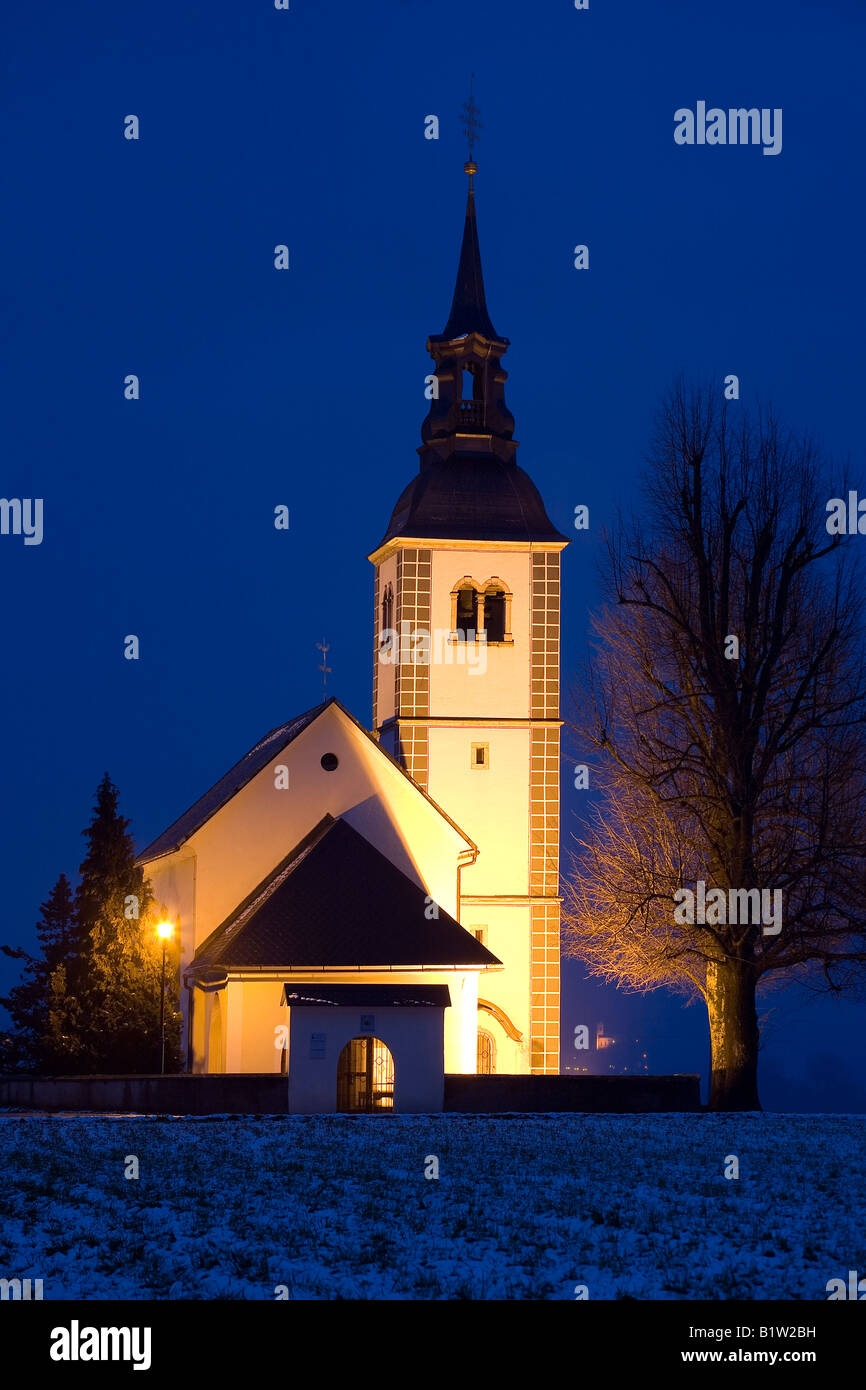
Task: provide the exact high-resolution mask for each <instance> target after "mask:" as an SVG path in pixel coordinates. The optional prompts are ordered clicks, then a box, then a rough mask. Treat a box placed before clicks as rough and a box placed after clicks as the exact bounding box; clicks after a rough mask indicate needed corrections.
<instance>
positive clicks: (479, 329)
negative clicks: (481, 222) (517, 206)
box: [431, 163, 507, 343]
mask: <svg viewBox="0 0 866 1390" xmlns="http://www.w3.org/2000/svg"><path fill="white" fill-rule="evenodd" d="M464 168H465V170H466V172H467V173H468V175H469V192H468V194H467V196H466V220H465V222H464V223H463V244H462V246H461V248H460V261H459V264H458V266H457V283H456V285H455V286H454V298H453V299H452V301H451V313H450V315H449V317H448V322H447V323H446V325H445V328H444V329H443V331H442V333H441V334H437V335H436V336H434V337H433V338H432V339H431V341H432V342H434V343H435V342H449V341H450V340H451V339H453V338H462V337H463V336H464V335H465V334H467V333H480V334H481V336H482V337H483V338H491V339H493V340H494V341H495V342H506V341H507V339H504V338H500V337H499V334H498V333H497V332H496V329H495V328H494V327H493V324H492V323H491V322H490V315H489V314H488V312H487V301H486V300H485V298H484V277H483V275H482V273H481V249H480V247H479V245H478V222H477V220H476V216H475V189H474V187H473V183H472V179H473V175H474V173H475V168H476V166H475V165H474V164H471V163H470V164H466V165H465V166H464Z"/></svg>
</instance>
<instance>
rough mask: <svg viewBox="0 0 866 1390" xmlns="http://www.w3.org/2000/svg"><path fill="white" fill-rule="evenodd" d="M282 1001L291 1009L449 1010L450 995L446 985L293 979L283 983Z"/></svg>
mask: <svg viewBox="0 0 866 1390" xmlns="http://www.w3.org/2000/svg"><path fill="white" fill-rule="evenodd" d="M280 1003H281V1004H288V1005H289V1007H290V1008H292V1009H314V1008H318V1007H319V1006H320V1005H322V1004H324V1005H332V1006H333V1007H334V1008H340V1007H345V1006H347V1005H348V1006H349V1007H350V1008H354V1009H390V1008H397V1007H406V1008H410V1009H447V1008H448V1007H449V1006H450V1004H451V996H450V994H449V993H448V986H447V985H321V984H316V983H315V982H314V981H310V982H309V983H307V982H306V981H304V980H301V981H298V980H293V981H292V982H291V983H290V984H287V985H284V986H283V997H282V999H281V1000H280Z"/></svg>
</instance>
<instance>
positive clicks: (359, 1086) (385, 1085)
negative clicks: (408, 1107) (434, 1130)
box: [337, 1036, 394, 1115]
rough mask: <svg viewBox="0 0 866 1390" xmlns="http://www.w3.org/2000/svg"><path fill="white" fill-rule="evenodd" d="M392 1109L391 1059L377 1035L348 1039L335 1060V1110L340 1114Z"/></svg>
mask: <svg viewBox="0 0 866 1390" xmlns="http://www.w3.org/2000/svg"><path fill="white" fill-rule="evenodd" d="M393 1109H394V1058H393V1057H392V1056H391V1053H390V1052H389V1051H388V1049H387V1047H386V1046H385V1044H384V1043H383V1042H382V1040H381V1038H371V1037H369V1036H368V1037H361V1038H351V1039H350V1040H349V1042H347V1043H346V1046H345V1047H344V1048H343V1050H342V1052H341V1053H340V1058H339V1061H338V1062H337V1110H338V1111H339V1112H340V1114H341V1115H355V1114H375V1113H377V1112H381V1111H393Z"/></svg>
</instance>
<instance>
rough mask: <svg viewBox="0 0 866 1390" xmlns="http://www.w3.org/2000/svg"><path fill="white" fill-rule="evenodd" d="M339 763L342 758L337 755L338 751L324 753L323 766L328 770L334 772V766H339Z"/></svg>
mask: <svg viewBox="0 0 866 1390" xmlns="http://www.w3.org/2000/svg"><path fill="white" fill-rule="evenodd" d="M339 763H340V759H339V758H338V757H337V755H336V753H323V754H322V767H323V768H324V769H325V771H326V772H333V771H334V768H335V767H338V766H339Z"/></svg>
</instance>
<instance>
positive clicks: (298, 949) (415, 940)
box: [192, 815, 502, 971]
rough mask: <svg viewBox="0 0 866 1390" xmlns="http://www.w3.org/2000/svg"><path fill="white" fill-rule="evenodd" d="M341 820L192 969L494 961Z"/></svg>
mask: <svg viewBox="0 0 866 1390" xmlns="http://www.w3.org/2000/svg"><path fill="white" fill-rule="evenodd" d="M425 910H429V909H428V905H427V897H426V895H425V892H424V889H423V888H419V886H418V885H417V884H416V883H414V882H413V881H412V880H411V879H410V878H407V877H406V875H405V874H404V873H402V872H401V871H400V870H399V869H398V868H397V867H396V865H394V864H392V863H391V860H390V859H388V858H386V856H385V855H384V854H382V853H380V851H379V850H378V849H376V848H375V846H373V845H371V844H370V842H369V840H365V838H364V836H363V835H360V834H359V833H358V831H357V830H353V829H352V827H351V826H350V825H349V824H348V823H347V822H346V821H344V820H342V819H337V820H335V819H334V817H333V816H330V815H326V816H324V817H323V818H322V820H321V821H320V822H319V824H318V825H317V826H316V827H315V829H313V830H312V831H310V833H309V835H307V836H305V838H304V839H303V840H301V842H300V843H299V844H298V845H296V847H295V848H294V849H293V850H292V852H291V854H289V855H287V856H286V858H285V859H284V860H283V862H282V863H281V864H278V865H277V867H276V869H274V871H273V873H271V874H270V875H269V876H268V878H266V879H265V880H264V881H263V882H262V883H260V884H259V886H258V887H257V888H255V889H253V891H252V893H251V894H250V895H249V897H248V898H247V899H246V900H245V901H244V902H242V903H241V904H240V906H239V907H237V908H236V909H235V911H234V912H233V913H232V914H231V916H230V917H227V918H226V920H225V922H223V923H222V925H221V926H219V927H217V929H216V931H214V932H212V933H211V935H210V936H209V937H208V939H207V940H206V941H205V942H203V944H202V945H201V947H200V948H199V950H198V951H197V952H196V956H195V960H194V962H193V966H192V969H193V971H195V970H196V968H197V967H199V966H202V965H204V966H208V967H210V966H214V965H222V966H225V967H226V968H228V969H240V968H243V967H245V966H259V967H265V966H269V967H272V968H275V969H281V970H308V969H334V968H338V967H341V966H342V967H359V966H366V967H372V966H403V967H406V968H413V967H417V966H461V965H462V966H483V965H501V963H502V962H501V961H499V960H497V958H496V956H494V955H492V954H491V952H490V951H488V950H487V948H486V947H485V946H482V945H481V942H480V941H477V940H476V939H475V937H474V936H472V935H471V934H470V933H469V932H468V931H466V930H465V929H464V928H463V927H461V926H460V924H459V922H455V920H454V918H453V917H449V915H448V913H447V912H445V911H443V909H442V908H439V916H438V918H428V917H427V916H426V915H425Z"/></svg>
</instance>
